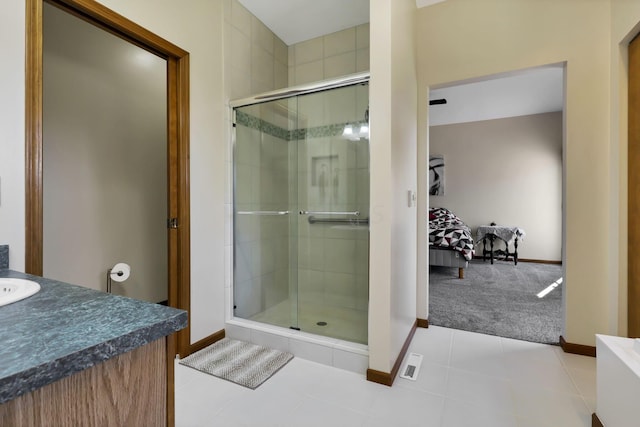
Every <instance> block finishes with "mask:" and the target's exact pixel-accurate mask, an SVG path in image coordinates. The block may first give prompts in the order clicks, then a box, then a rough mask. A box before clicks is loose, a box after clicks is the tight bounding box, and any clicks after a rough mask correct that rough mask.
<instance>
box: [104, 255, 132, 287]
mask: <svg viewBox="0 0 640 427" xmlns="http://www.w3.org/2000/svg"><path fill="white" fill-rule="evenodd" d="M130 274H131V267H130V266H129V264H125V263H123V262H119V263H117V264H116V265H114V266H113V267H111V268H110V269H108V270H107V292H108V293H111V288H112V284H113V282H114V281H116V282H124V281H125V280H127V279H128V278H129V275H130Z"/></svg>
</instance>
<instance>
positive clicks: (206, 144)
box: [101, 0, 227, 342]
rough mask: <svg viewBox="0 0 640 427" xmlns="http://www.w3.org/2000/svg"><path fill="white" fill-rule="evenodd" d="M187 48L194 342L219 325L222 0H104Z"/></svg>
mask: <svg viewBox="0 0 640 427" xmlns="http://www.w3.org/2000/svg"><path fill="white" fill-rule="evenodd" d="M101 3H102V4H104V5H105V6H107V7H109V8H111V9H113V10H115V11H116V12H118V13H120V14H122V15H124V16H126V17H127V18H129V19H131V20H132V21H134V22H136V23H138V24H140V25H142V26H143V27H145V28H147V29H148V30H150V31H152V32H154V33H156V34H158V35H159V36H161V37H164V38H165V39H167V40H169V41H171V42H172V43H174V44H176V45H177V46H179V47H181V48H183V49H185V50H186V51H188V52H189V54H190V70H191V72H190V76H189V80H190V85H191V90H190V123H191V131H190V145H191V153H190V154H191V156H190V174H191V179H190V186H191V313H190V325H191V341H192V342H195V341H198V340H199V339H202V338H204V337H206V336H208V335H210V334H212V333H213V332H215V331H218V330H220V329H222V328H224V320H225V319H224V307H225V306H224V304H225V286H224V278H225V263H224V259H225V250H224V235H225V226H224V224H225V222H224V217H225V216H224V200H225V172H224V171H225V158H226V156H225V154H224V153H225V150H226V147H227V144H226V140H225V139H224V132H225V125H226V122H225V120H224V118H225V115H226V111H225V107H224V106H225V98H224V92H223V72H224V69H223V54H224V51H223V29H224V11H223V5H222V0H208V1H198V0H189V1H187V2H179V3H178V2H175V1H172V0H153V1H146V0H143V1H135V2H132V1H127V0H102V1H101Z"/></svg>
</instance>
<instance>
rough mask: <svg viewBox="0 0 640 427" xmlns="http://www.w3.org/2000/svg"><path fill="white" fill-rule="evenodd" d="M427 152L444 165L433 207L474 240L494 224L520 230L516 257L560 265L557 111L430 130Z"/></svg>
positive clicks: (478, 251)
mask: <svg viewBox="0 0 640 427" xmlns="http://www.w3.org/2000/svg"><path fill="white" fill-rule="evenodd" d="M429 149H430V153H431V154H441V155H444V161H445V165H446V166H445V194H444V196H430V197H429V205H430V206H436V207H445V208H448V209H450V210H451V211H453V212H454V213H456V214H457V215H458V216H459V217H460V218H462V219H463V221H465V222H466V224H467V225H468V226H469V227H471V229H472V232H473V233H474V237H475V232H476V228H477V227H478V226H480V225H483V224H485V225H486V224H490V223H491V222H496V223H497V224H500V225H510V226H518V227H521V228H523V229H524V230H525V232H526V236H525V238H524V240H523V241H522V242H521V244H520V245H519V248H518V255H519V257H521V258H528V259H536V260H546V261H560V260H561V259H562V255H561V249H562V112H557V113H545V114H536V115H530V116H520V117H510V118H504V119H497V120H486V121H479V122H471V123H459V124H451V125H442V126H431V127H430V128H429ZM511 250H513V246H511ZM476 255H482V246H481V245H480V246H477V247H476Z"/></svg>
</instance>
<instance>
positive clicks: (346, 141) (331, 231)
mask: <svg viewBox="0 0 640 427" xmlns="http://www.w3.org/2000/svg"><path fill="white" fill-rule="evenodd" d="M368 93H369V92H368V85H366V84H364V85H355V86H348V87H343V88H338V89H332V90H330V91H325V92H319V93H313V94H308V95H302V96H299V97H298V107H297V135H296V139H297V147H298V166H297V169H298V179H297V186H298V194H297V200H298V216H299V222H298V280H297V281H298V293H297V294H298V315H297V321H298V323H297V327H299V328H300V329H301V330H303V331H306V332H311V333H314V334H318V335H324V336H329V337H332V338H340V339H345V340H348V341H353V342H360V343H365V344H366V343H367V330H368V303H369V292H368V291H369V278H368V272H369V261H368V257H369V224H368V218H369V129H368Z"/></svg>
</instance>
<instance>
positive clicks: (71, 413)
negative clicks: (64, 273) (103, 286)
mask: <svg viewBox="0 0 640 427" xmlns="http://www.w3.org/2000/svg"><path fill="white" fill-rule="evenodd" d="M2 277H14V278H22V279H28V280H33V281H35V282H37V283H39V284H40V287H41V289H40V291H39V292H38V293H36V294H35V295H32V296H30V297H28V298H26V299H24V300H21V301H18V302H15V303H12V304H8V305H5V306H2V307H0V343H1V345H0V360H1V361H2V363H0V425H7V426H9V425H20V426H41V425H55V426H78V425H114V426H115V425H149V426H151V425H153V426H161V425H166V423H167V419H166V412H167V411H166V409H167V407H166V402H167V374H166V373H167V359H166V354H167V351H166V345H167V343H166V341H167V336H168V335H171V334H172V333H174V332H176V331H178V330H180V329H183V328H184V327H186V325H187V313H186V312H185V311H183V310H177V309H173V308H170V307H165V306H161V305H157V304H151V303H147V302H143V301H138V300H134V299H130V298H125V297H121V296H116V295H111V294H107V293H103V292H98V291H95V290H92V289H88V288H83V287H80V286H74V285H70V284H67V283H62V282H58V281H55V280H50V279H44V278H41V277H37V276H31V275H27V274H23V273H19V272H15V271H11V270H8V269H0V278H2Z"/></svg>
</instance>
